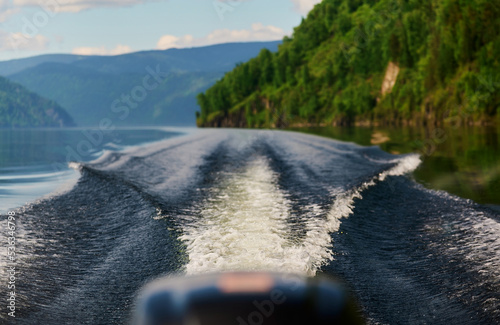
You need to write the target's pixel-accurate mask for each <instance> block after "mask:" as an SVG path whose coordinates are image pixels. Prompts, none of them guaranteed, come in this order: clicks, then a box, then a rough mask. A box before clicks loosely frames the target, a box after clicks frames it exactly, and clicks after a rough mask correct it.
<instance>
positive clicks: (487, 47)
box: [197, 0, 500, 127]
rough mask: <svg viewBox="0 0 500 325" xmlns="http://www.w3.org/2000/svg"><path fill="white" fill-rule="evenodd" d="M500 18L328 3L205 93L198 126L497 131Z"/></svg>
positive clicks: (402, 0) (458, 2)
mask: <svg viewBox="0 0 500 325" xmlns="http://www.w3.org/2000/svg"><path fill="white" fill-rule="evenodd" d="M498 17H500V6H499V3H498V1H487V0H421V1H413V0H323V1H322V2H321V3H320V4H318V5H316V6H315V8H314V9H313V10H312V11H311V12H310V13H309V14H308V16H307V19H304V20H303V21H302V23H301V24H300V26H298V27H297V28H295V30H294V34H293V36H292V37H291V38H287V37H285V39H284V40H283V44H282V45H281V46H280V48H279V51H278V52H276V53H271V52H269V51H266V50H263V51H262V52H261V53H260V54H259V55H258V56H257V57H256V58H253V59H251V60H250V61H248V62H247V63H245V64H242V65H239V66H238V67H236V68H235V69H234V70H233V71H231V72H230V73H228V74H226V75H225V77H224V78H223V79H221V80H220V81H218V82H217V83H216V84H215V85H214V86H213V87H211V88H210V89H208V90H207V91H206V92H205V93H203V94H200V95H199V97H198V102H199V104H200V106H201V113H199V116H198V120H197V121H198V124H199V125H200V126H239V127H245V126H246V127H262V126H287V125H288V126H290V125H310V124H313V125H332V124H333V125H339V124H418V125H436V124H442V123H451V124H453V125H464V124H471V123H475V124H491V123H499V124H500V91H499V90H500V34H499V33H498V31H499V30H500V19H498Z"/></svg>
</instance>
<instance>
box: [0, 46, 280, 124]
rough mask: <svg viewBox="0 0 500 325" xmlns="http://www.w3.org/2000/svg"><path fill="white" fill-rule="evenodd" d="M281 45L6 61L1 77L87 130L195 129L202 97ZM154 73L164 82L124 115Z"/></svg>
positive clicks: (147, 92)
mask: <svg viewBox="0 0 500 325" xmlns="http://www.w3.org/2000/svg"><path fill="white" fill-rule="evenodd" d="M280 43H281V41H274V42H252V43H228V44H218V45H212V46H206V47H198V48H189V49H169V50H165V51H144V52H136V53H130V54H124V55H118V56H89V57H84V56H77V55H75V56H71V55H54V56H50V55H49V56H42V57H34V58H27V59H20V60H14V61H8V62H0V75H7V76H8V78H9V79H11V80H13V81H15V82H18V83H20V84H21V85H23V86H25V87H26V88H28V89H30V90H31V91H34V92H36V93H38V94H40V95H42V96H44V97H46V98H49V99H52V100H55V101H57V102H58V103H59V104H61V105H62V106H63V107H65V108H66V110H67V111H68V113H69V114H71V116H72V117H73V118H74V120H75V122H76V123H77V124H78V125H81V126H95V125H97V124H98V123H99V121H100V120H101V119H102V118H111V119H113V121H114V122H115V123H116V124H117V125H121V126H128V125H177V126H181V125H182V126H187V125H192V126H194V125H195V118H194V113H195V111H196V110H197V109H198V105H197V103H196V94H197V93H199V92H200V91H204V90H206V89H207V88H208V87H210V86H211V85H212V84H213V83H215V81H217V80H218V79H219V78H221V77H222V76H223V75H224V73H225V72H227V71H230V70H231V69H233V68H234V67H235V65H236V64H237V63H239V62H244V61H246V60H248V59H250V58H252V57H253V56H255V55H257V54H258V53H259V52H260V51H261V49H263V48H265V49H268V50H270V51H273V52H274V51H277V49H278V45H279V44H280ZM9 62H10V64H12V65H11V66H9V65H8V63H9ZM148 69H149V70H151V69H153V70H154V69H159V71H160V72H161V74H162V75H163V76H164V78H163V80H162V82H161V83H159V84H158V85H157V87H156V88H155V89H152V90H147V91H146V92H145V93H141V94H139V93H136V94H135V95H136V97H137V96H139V95H140V96H139V97H140V98H139V99H141V100H140V101H137V100H136V101H134V103H133V104H134V105H130V104H128V106H129V108H128V114H127V116H126V117H124V114H122V113H120V112H123V111H125V109H124V108H123V107H124V105H127V104H126V103H125V102H126V100H124V98H126V97H127V96H130V97H134V94H133V92H134V90H135V91H136V92H143V90H142V89H141V87H143V79H144V78H147V75H148V74H149V72H148ZM142 97H144V98H142ZM136 99H137V98H136ZM117 101H118V103H117ZM133 106H135V107H133ZM120 107H121V109H120ZM116 111H119V114H117V113H116Z"/></svg>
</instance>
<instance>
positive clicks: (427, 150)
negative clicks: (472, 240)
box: [296, 127, 500, 208]
mask: <svg viewBox="0 0 500 325" xmlns="http://www.w3.org/2000/svg"><path fill="white" fill-rule="evenodd" d="M296 131H301V132H306V133H312V134H316V135H321V136H325V137H329V138H334V139H338V140H342V141H350V142H355V143H357V144H360V145H365V146H369V145H378V146H380V148H381V149H383V150H385V151H387V152H389V153H394V154H399V153H401V154H403V153H410V152H416V153H419V154H420V155H421V157H422V161H423V162H422V164H421V165H420V167H419V168H418V169H417V170H416V171H415V172H414V177H415V179H416V180H417V181H418V182H420V183H422V184H424V185H425V186H426V187H428V188H432V189H438V190H444V191H446V192H448V193H452V194H455V195H458V196H460V197H463V198H468V199H472V200H474V201H476V202H478V203H481V204H489V205H497V206H498V205H500V128H495V127H466V128H460V129H456V128H451V127H448V128H435V129H426V128H414V127H412V128H410V127H404V128H387V127H386V128H384V127H380V128H379V127H377V128H360V127H358V128H348V127H321V128H303V129H296ZM496 208H498V207H496Z"/></svg>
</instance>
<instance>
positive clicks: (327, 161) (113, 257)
mask: <svg viewBox="0 0 500 325" xmlns="http://www.w3.org/2000/svg"><path fill="white" fill-rule="evenodd" d="M420 159H421V158H420V157H419V156H418V155H416V154H410V155H393V154H390V153H387V152H384V151H383V150H381V149H379V148H377V147H362V146H359V145H356V144H352V143H346V142H340V141H335V140H331V139H327V138H322V137H317V136H312V135H306V134H299V133H293V132H280V131H252V130H199V131H198V132H195V133H192V134H190V135H187V136H183V137H176V138H171V139H166V140H163V141H159V142H155V143H152V144H150V145H146V146H142V147H139V148H134V149H131V150H128V151H125V152H113V151H108V152H107V153H105V154H104V155H102V156H101V157H100V158H98V159H97V160H93V161H89V162H80V163H78V164H77V165H75V168H76V169H77V170H79V171H80V173H81V177H80V179H79V181H78V183H77V184H76V185H75V186H74V187H73V188H72V189H71V190H69V191H68V192H66V193H63V194H62V195H60V196H56V197H51V198H49V199H46V200H43V201H41V202H38V203H36V204H33V205H29V206H25V207H23V208H22V209H19V210H18V211H17V214H18V218H17V228H18V233H17V234H18V235H17V236H18V239H17V245H18V246H17V247H18V249H17V250H16V251H17V252H18V255H17V256H18V259H17V261H16V263H17V264H16V265H17V266H16V267H17V268H18V269H19V270H22V273H21V275H19V280H18V283H17V290H18V300H17V304H18V305H17V306H18V315H17V318H16V321H18V323H20V324H48V325H50V324H94V325H95V324H127V322H128V320H129V319H130V314H131V311H132V308H133V301H134V299H135V298H136V295H137V292H138V290H139V289H140V288H141V286H142V285H144V284H145V283H147V282H148V281H150V280H151V279H154V278H157V277H159V276H163V275H166V274H170V273H172V272H181V273H185V274H200V273H205V272H217V271H227V270H271V271H281V272H291V273H298V274H304V275H309V276H314V275H316V274H318V273H322V272H325V273H328V274H333V275H336V276H340V277H341V278H343V279H344V280H345V281H346V282H347V283H348V284H349V286H350V287H351V288H352V289H353V291H354V292H355V294H356V296H357V298H358V300H359V302H360V305H361V307H362V311H361V312H362V313H363V314H364V315H365V317H366V318H367V319H368V322H369V323H370V324H443V325H448V324H495V323H498V322H499V321H500V313H499V310H500V213H499V212H498V211H495V210H492V209H490V208H488V207H485V206H482V205H479V204H477V203H474V202H473V201H470V200H465V199H461V198H459V197H457V196H453V195H450V194H448V193H446V192H443V191H434V190H429V189H426V188H425V187H423V186H422V185H420V184H418V183H417V182H415V181H414V180H413V179H412V178H411V173H412V172H413V171H414V170H415V169H417V168H418V167H419V164H420ZM2 235H3V234H2ZM4 239H5V238H0V240H4ZM0 270H2V272H3V270H5V268H4V267H3V266H2V267H1V268H0ZM0 278H5V277H4V276H3V274H2V275H1V276H0ZM5 290H6V285H0V295H2V296H5V295H6V292H5ZM5 317H6V315H5V314H0V319H1V320H5Z"/></svg>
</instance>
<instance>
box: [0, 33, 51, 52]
mask: <svg viewBox="0 0 500 325" xmlns="http://www.w3.org/2000/svg"><path fill="white" fill-rule="evenodd" d="M48 44H49V40H48V39H47V38H46V37H45V36H43V35H40V34H38V35H35V36H33V37H26V36H25V35H24V34H23V33H8V32H5V31H2V30H0V51H41V50H45V49H46V48H47V45H48Z"/></svg>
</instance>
